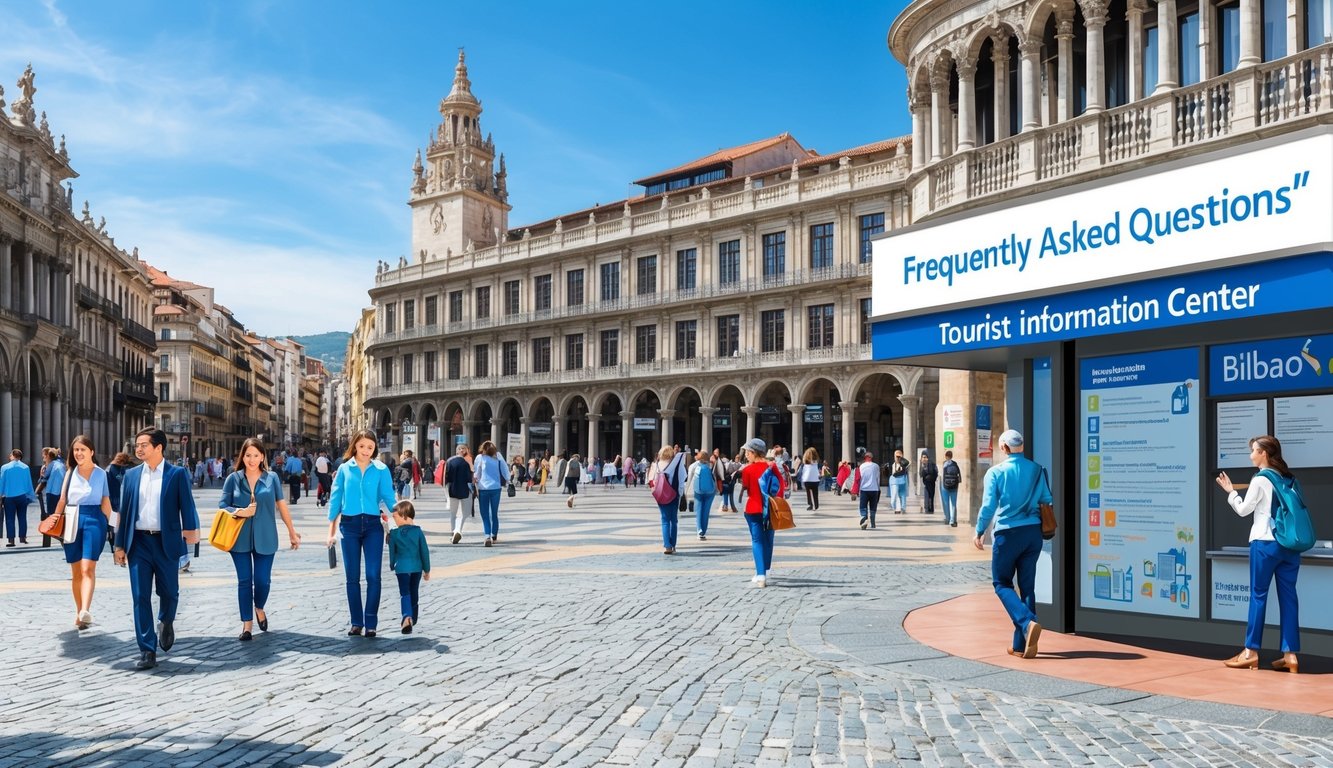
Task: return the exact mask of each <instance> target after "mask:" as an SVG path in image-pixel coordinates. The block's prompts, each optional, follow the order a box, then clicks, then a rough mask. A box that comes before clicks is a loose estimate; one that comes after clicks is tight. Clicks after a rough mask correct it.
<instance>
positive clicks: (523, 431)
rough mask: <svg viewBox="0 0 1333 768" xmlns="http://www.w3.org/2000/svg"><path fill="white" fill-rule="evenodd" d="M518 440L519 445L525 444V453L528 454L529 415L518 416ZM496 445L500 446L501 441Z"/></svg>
mask: <svg viewBox="0 0 1333 768" xmlns="http://www.w3.org/2000/svg"><path fill="white" fill-rule="evenodd" d="M518 441H519V445H522V446H523V455H525V456H526V455H527V453H528V417H527V416H519V417H518ZM496 447H497V448H498V447H499V443H496Z"/></svg>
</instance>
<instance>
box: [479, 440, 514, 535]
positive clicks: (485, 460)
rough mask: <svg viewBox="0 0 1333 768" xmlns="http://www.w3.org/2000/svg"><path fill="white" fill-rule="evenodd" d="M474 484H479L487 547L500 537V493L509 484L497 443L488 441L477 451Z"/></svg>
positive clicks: (506, 468) (482, 525)
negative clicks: (497, 452) (497, 449)
mask: <svg viewBox="0 0 1333 768" xmlns="http://www.w3.org/2000/svg"><path fill="white" fill-rule="evenodd" d="M472 482H474V483H476V484H477V500H478V501H479V502H481V505H480V506H481V527H482V528H483V529H485V532H486V546H488V547H489V546H491V545H492V544H494V543H495V542H496V541H497V540H498V539H499V536H500V491H502V490H504V487H505V486H506V485H508V484H509V467H508V466H507V465H506V464H505V463H504V460H503V459H501V458H500V457H499V456H498V455H496V450H495V443H493V442H491V441H490V440H487V441H486V442H484V443H482V444H481V447H480V448H478V449H477V458H475V459H473V460H472Z"/></svg>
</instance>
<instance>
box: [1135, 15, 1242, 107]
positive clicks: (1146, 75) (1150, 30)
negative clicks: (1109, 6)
mask: <svg viewBox="0 0 1333 768" xmlns="http://www.w3.org/2000/svg"><path fill="white" fill-rule="evenodd" d="M1238 34H1239V33H1238ZM1239 42H1240V41H1239V38H1237V44H1239ZM1158 45H1159V43H1158V39H1157V27H1156V26H1152V27H1147V28H1146V29H1144V30H1143V92H1144V93H1145V94H1147V93H1152V92H1153V91H1155V90H1157V81H1158V73H1157V46H1158Z"/></svg>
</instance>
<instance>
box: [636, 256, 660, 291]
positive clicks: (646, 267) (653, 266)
mask: <svg viewBox="0 0 1333 768" xmlns="http://www.w3.org/2000/svg"><path fill="white" fill-rule="evenodd" d="M637 271H638V279H639V283H638V290H637V291H636V293H637V294H638V295H640V296H647V295H648V294H652V293H657V257H656V256H640V257H639V261H638V267H637Z"/></svg>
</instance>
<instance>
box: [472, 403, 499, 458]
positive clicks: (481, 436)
mask: <svg viewBox="0 0 1333 768" xmlns="http://www.w3.org/2000/svg"><path fill="white" fill-rule="evenodd" d="M495 413H496V411H495V409H494V407H493V406H492V405H491V402H490V401H489V400H486V399H485V398H478V399H477V400H476V401H475V402H473V403H472V418H471V419H468V420H467V422H465V426H466V427H467V433H466V436H467V440H466V441H465V442H466V443H467V444H468V445H469V446H473V447H475V446H478V445H481V443H482V441H483V440H489V439H490V438H491V419H492V418H494V415H495Z"/></svg>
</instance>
